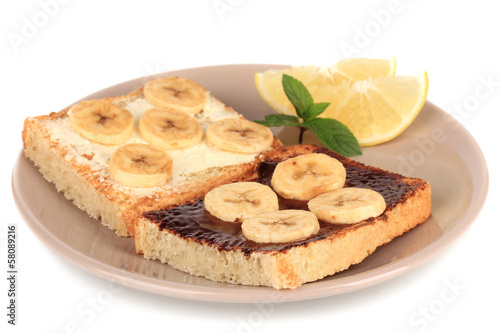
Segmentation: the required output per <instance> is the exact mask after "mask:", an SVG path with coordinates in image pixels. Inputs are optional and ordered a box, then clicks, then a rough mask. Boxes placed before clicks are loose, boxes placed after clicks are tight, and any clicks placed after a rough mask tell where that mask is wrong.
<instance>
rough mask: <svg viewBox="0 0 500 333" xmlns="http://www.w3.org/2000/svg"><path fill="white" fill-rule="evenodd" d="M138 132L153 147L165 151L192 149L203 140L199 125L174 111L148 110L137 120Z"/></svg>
mask: <svg viewBox="0 0 500 333" xmlns="http://www.w3.org/2000/svg"><path fill="white" fill-rule="evenodd" d="M139 132H140V133H141V135H142V137H143V138H144V140H146V141H147V142H149V143H150V144H152V145H153V146H156V147H159V148H163V149H166V150H174V149H184V148H188V147H192V146H194V145H196V144H198V143H200V142H201V140H202V139H203V129H202V128H201V125H200V123H199V122H198V121H197V120H196V119H195V118H194V117H193V116H191V115H190V114H188V113H186V112H184V111H178V110H174V109H150V110H147V111H146V112H144V114H143V115H142V117H141V119H140V120H139Z"/></svg>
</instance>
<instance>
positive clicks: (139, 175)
mask: <svg viewBox="0 0 500 333" xmlns="http://www.w3.org/2000/svg"><path fill="white" fill-rule="evenodd" d="M173 165H174V164H173V161H172V158H171V157H170V155H169V154H168V153H167V152H165V151H164V150H161V149H159V148H156V147H154V146H152V145H148V144H144V143H129V144H125V145H123V146H121V147H119V148H118V149H117V150H116V151H115V152H114V154H113V156H112V157H111V160H110V161H109V172H110V173H111V176H112V177H113V178H114V179H115V180H116V181H118V182H119V183H121V184H123V185H125V186H130V187H154V186H162V185H165V184H166V183H167V182H168V181H169V180H171V179H172V175H173Z"/></svg>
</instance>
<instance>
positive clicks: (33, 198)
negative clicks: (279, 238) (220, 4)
mask: <svg viewBox="0 0 500 333" xmlns="http://www.w3.org/2000/svg"><path fill="white" fill-rule="evenodd" d="M277 67H283V66H277V65H224V66H211V67H200V68H192V69H184V70H178V71H172V72H169V73H162V74H159V75H155V77H156V76H167V75H178V76H183V77H187V78H190V79H193V80H195V81H197V82H199V83H200V84H202V85H204V86H205V87H206V88H207V89H209V90H210V91H211V92H212V94H213V95H214V96H216V97H217V98H219V99H220V100H222V101H223V102H224V103H225V104H226V105H229V106H232V107H233V108H234V109H235V110H237V111H239V112H240V113H242V114H243V115H245V116H246V117H247V118H248V119H250V120H255V119H263V118H264V115H266V114H270V113H273V110H271V109H270V107H269V106H268V105H267V104H265V103H264V102H263V101H262V99H261V98H260V96H259V94H258V93H257V91H256V89H255V85H254V74H255V73H256V72H260V71H264V70H267V69H269V68H277ZM152 78H153V77H152V76H148V77H142V78H138V79H135V80H131V81H128V82H124V83H121V84H118V85H115V86H112V87H110V88H108V89H104V90H102V91H99V92H97V93H95V94H92V95H91V96H87V97H85V98H84V99H90V98H102V97H109V96H116V95H123V94H125V93H128V92H130V91H132V90H134V89H136V88H138V87H140V86H142V85H144V83H145V82H147V81H148V80H150V79H152ZM274 130H275V134H277V135H278V137H279V138H280V139H281V140H282V141H283V142H284V143H285V144H294V143H297V142H296V140H297V137H298V133H297V132H295V130H296V129H281V128H275V129H274ZM305 139H306V141H308V142H309V143H315V142H314V138H313V137H306V138H305ZM355 159H356V160H358V161H361V162H363V163H365V164H370V165H374V166H378V167H381V168H384V169H387V170H390V171H394V172H398V173H403V174H405V175H406V176H412V177H419V178H422V179H425V180H427V181H428V182H429V183H430V184H431V186H432V208H433V213H432V216H431V217H430V218H429V220H428V221H427V222H426V223H424V224H422V225H420V226H419V227H417V228H415V229H412V230H411V231H409V232H408V233H406V234H404V235H402V236H400V237H398V238H396V239H394V240H393V241H392V242H390V243H389V244H386V245H384V246H382V247H380V248H378V249H377V250H376V251H375V252H374V253H373V254H372V255H371V256H369V257H368V258H367V259H365V260H364V261H363V262H362V263H360V264H357V265H354V266H352V267H351V268H349V269H348V270H346V271H344V272H341V273H338V274H335V275H333V276H330V277H327V278H325V279H322V280H320V281H316V282H311V283H307V284H305V285H303V286H302V287H300V288H298V289H295V290H281V291H280V290H274V289H271V288H267V287H247V286H239V285H230V284H225V283H217V282H213V281H209V280H207V279H205V278H202V277H196V276H192V275H190V274H187V273H183V272H180V271H178V270H175V269H173V268H172V267H170V266H168V265H163V264H161V263H159V262H157V261H149V260H146V259H144V258H142V257H141V256H140V255H137V254H135V251H134V245H133V242H132V240H131V239H130V238H118V237H116V236H115V234H114V232H112V231H110V230H108V229H107V228H105V227H103V226H102V225H101V224H100V223H99V221H97V220H95V219H92V218H90V217H88V216H87V214H86V213H85V212H83V211H81V210H79V209H78V208H76V206H74V205H73V203H71V202H70V201H68V200H66V199H65V198H64V196H63V195H62V194H60V193H58V192H57V191H56V189H55V187H54V185H52V184H50V183H48V182H47V181H45V179H44V178H43V177H42V176H41V175H40V173H39V172H38V170H37V168H36V167H35V166H34V165H33V164H32V163H31V162H30V161H29V160H27V159H26V158H25V157H24V155H23V154H22V153H20V155H19V159H18V161H17V164H16V166H15V168H14V171H13V176H12V188H13V193H14V197H15V200H16V203H17V206H18V208H19V211H20V213H21V215H22V216H23V218H24V220H25V221H26V223H27V225H28V226H29V227H30V229H31V230H32V231H33V232H34V233H35V234H36V235H37V236H38V237H39V238H40V239H41V240H42V241H43V242H44V243H45V244H46V245H47V246H49V247H50V248H51V249H53V250H54V251H55V252H56V253H58V254H59V255H61V256H62V257H64V258H66V259H67V260H69V261H71V262H73V263H74V264H76V265H77V266H80V267H82V268H84V269H85V270H87V271H89V272H91V273H93V274H96V275H98V276H100V277H102V278H105V279H109V280H111V281H114V282H117V283H121V284H123V285H125V286H128V287H132V288H137V289H140V290H144V291H148V292H151V293H156V294H161V295H166V296H172V297H179V298H186V299H197V300H207V301H218V302H265V301H271V302H287V301H297V300H305V299H313V298H320V297H326V296H331V295H335V294H341V293H346V292H351V291H354V290H359V289H361V288H367V287H369V286H372V285H375V284H378V283H381V282H384V281H387V280H389V279H391V278H394V277H396V276H398V275H400V274H402V273H405V272H408V271H410V270H411V269H413V268H415V267H417V266H418V265H420V264H422V263H424V262H426V261H428V260H430V259H431V258H432V257H434V256H436V255H437V254H438V253H440V252H441V251H442V250H444V249H445V248H447V247H448V246H449V245H450V244H452V243H453V241H455V240H456V239H457V238H458V237H460V235H462V233H463V232H464V231H465V230H466V229H467V228H468V227H469V226H470V225H471V224H472V223H473V221H474V219H475V218H476V217H477V215H478V214H479V212H480V210H481V208H482V205H483V203H484V201H485V198H486V194H487V190H488V171H487V166H486V162H485V159H484V157H483V155H482V152H481V150H480V149H479V147H478V145H477V144H476V142H475V141H474V139H473V138H472V137H471V135H470V134H469V133H468V132H467V131H466V130H465V129H464V128H463V127H462V126H461V125H460V124H459V123H457V122H456V121H455V120H453V119H452V118H450V117H449V116H447V113H446V112H444V111H442V110H441V109H439V108H438V107H436V106H435V105H433V104H431V103H429V102H426V104H425V106H424V108H423V109H422V111H421V113H420V114H419V116H418V117H417V118H416V119H415V121H414V122H413V123H412V125H411V126H410V127H409V128H408V129H407V130H405V131H404V132H403V133H402V134H401V135H400V136H398V137H397V138H396V139H394V140H392V141H390V142H388V143H385V144H382V145H379V146H375V147H369V148H364V149H363V155H362V156H358V157H356V158H355Z"/></svg>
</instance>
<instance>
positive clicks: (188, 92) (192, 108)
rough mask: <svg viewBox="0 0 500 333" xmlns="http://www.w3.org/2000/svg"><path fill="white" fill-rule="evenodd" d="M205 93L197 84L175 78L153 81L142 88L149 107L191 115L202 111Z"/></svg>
mask: <svg viewBox="0 0 500 333" xmlns="http://www.w3.org/2000/svg"><path fill="white" fill-rule="evenodd" d="M206 92H207V91H206V89H205V88H204V87H203V86H201V85H199V84H198V83H196V82H194V81H192V80H189V79H186V78H182V77H176V76H173V77H165V78H158V79H153V80H151V81H148V82H147V83H146V85H145V86H144V96H145V97H146V100H147V101H148V102H149V103H150V104H151V105H153V106H155V107H158V108H172V109H175V110H180V111H184V112H187V113H191V114H196V113H198V112H200V111H201V110H202V109H203V107H204V106H205V100H206Z"/></svg>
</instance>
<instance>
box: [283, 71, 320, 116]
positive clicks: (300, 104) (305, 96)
mask: <svg viewBox="0 0 500 333" xmlns="http://www.w3.org/2000/svg"><path fill="white" fill-rule="evenodd" d="M281 83H282V85H283V90H284V91H285V94H286V96H287V97H288V99H289V100H290V103H292V105H293V107H294V108H295V111H296V112H297V116H299V117H300V118H302V119H306V118H307V115H308V111H309V109H310V108H311V106H312V105H313V104H314V102H313V99H312V96H311V94H310V93H309V91H308V90H307V88H306V87H305V86H304V85H303V84H302V82H300V81H299V80H297V79H296V78H294V77H293V76H290V75H287V74H283V77H282V78H281Z"/></svg>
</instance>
